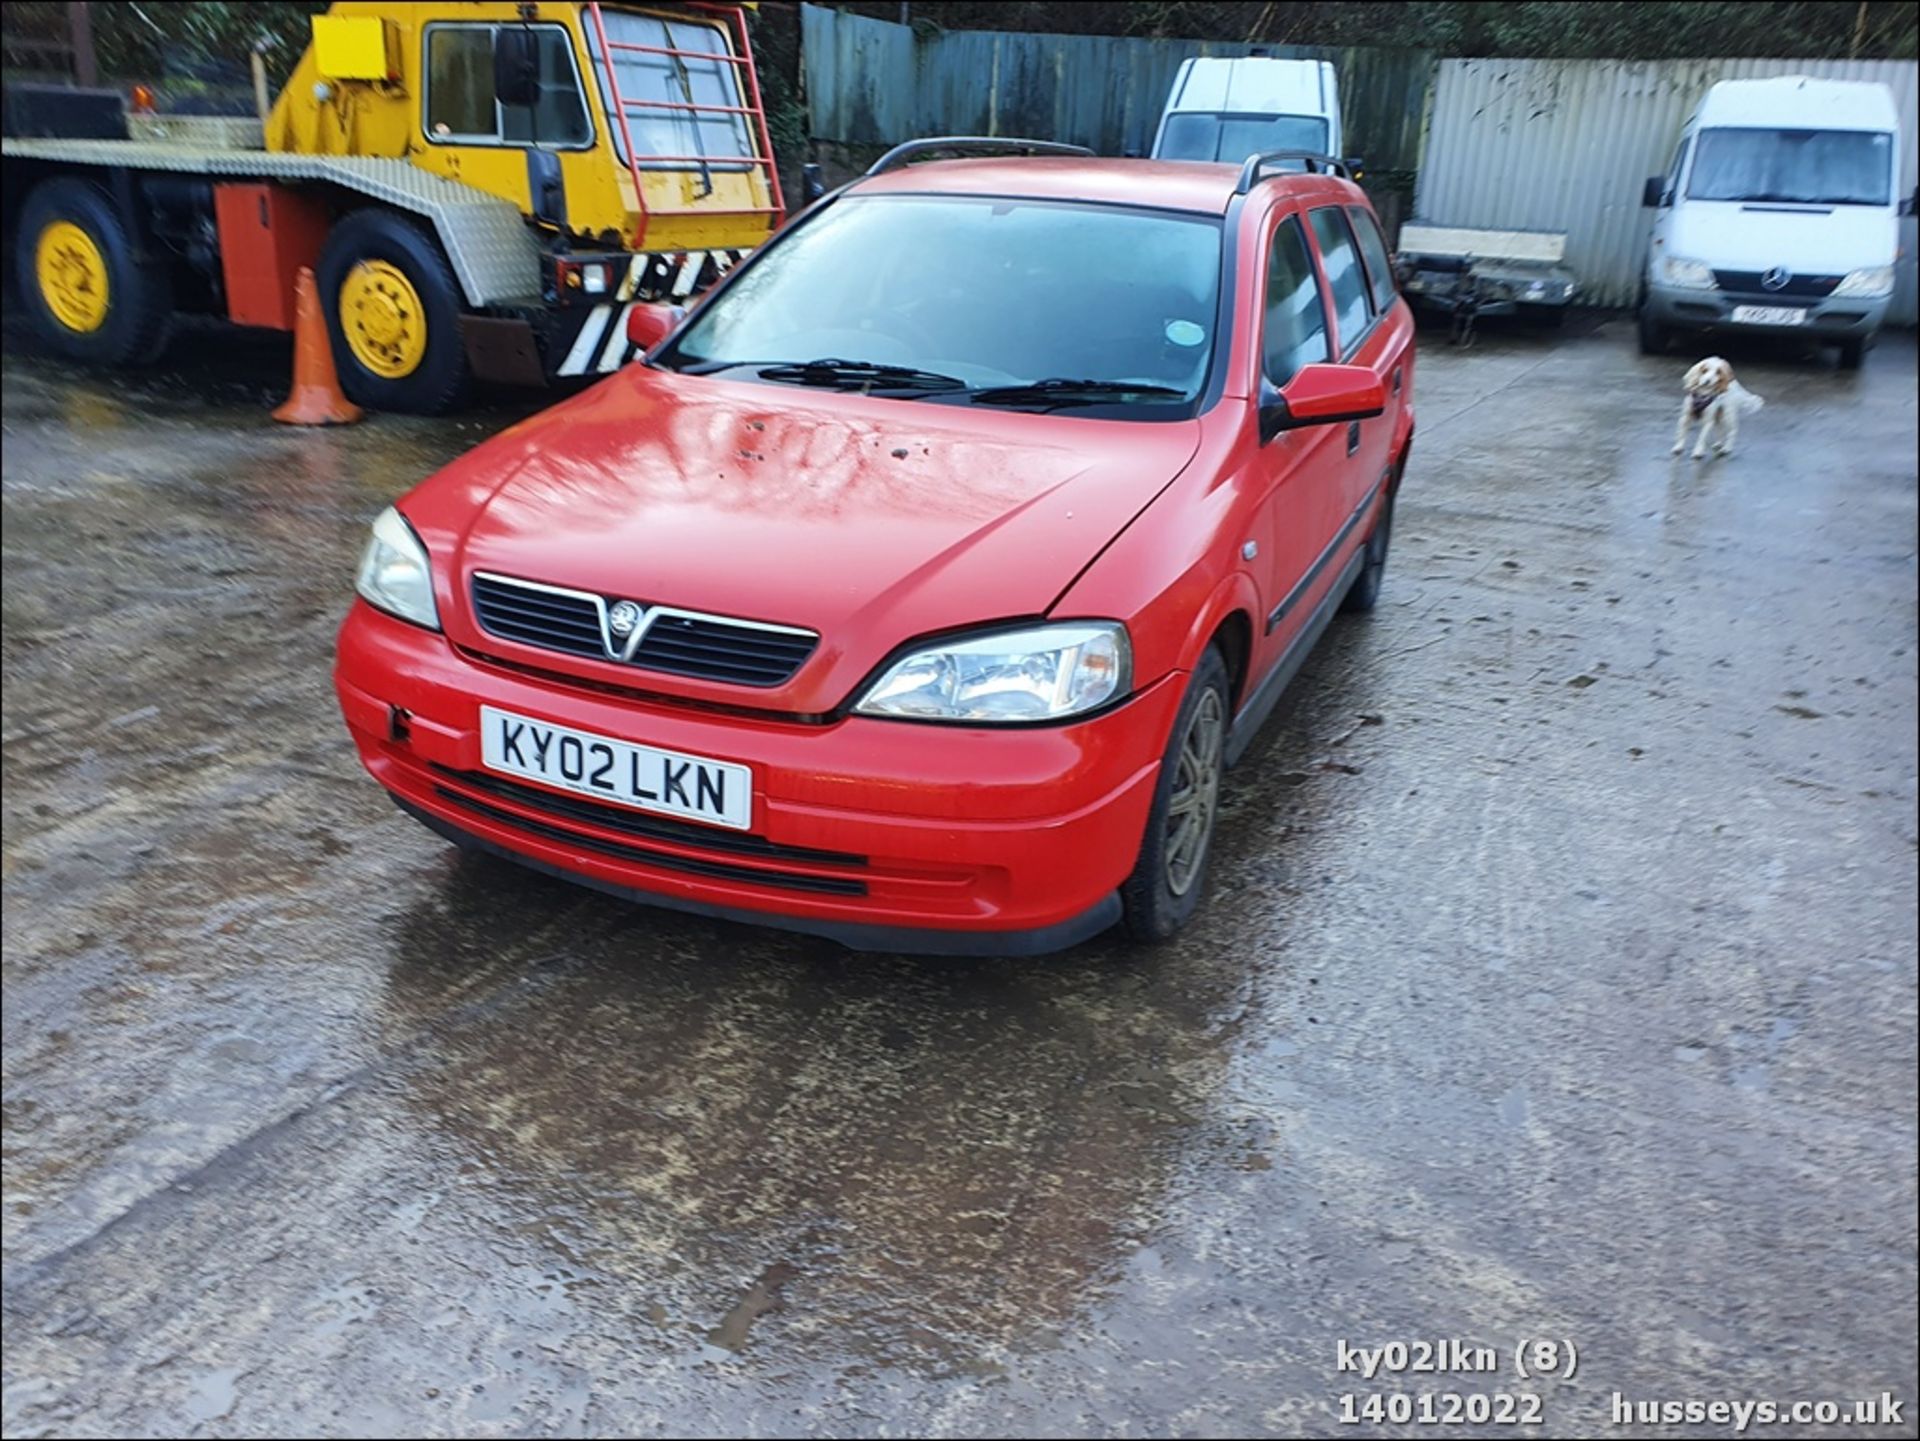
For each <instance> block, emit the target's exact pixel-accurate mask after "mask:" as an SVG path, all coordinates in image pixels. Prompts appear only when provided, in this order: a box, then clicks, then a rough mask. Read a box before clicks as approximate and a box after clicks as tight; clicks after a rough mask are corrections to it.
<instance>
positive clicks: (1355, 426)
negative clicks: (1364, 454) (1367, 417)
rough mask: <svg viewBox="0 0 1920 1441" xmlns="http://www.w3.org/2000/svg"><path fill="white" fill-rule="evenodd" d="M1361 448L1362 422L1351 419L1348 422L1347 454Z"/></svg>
mask: <svg viewBox="0 0 1920 1441" xmlns="http://www.w3.org/2000/svg"><path fill="white" fill-rule="evenodd" d="M1359 448H1360V422H1359V421H1357V420H1353V421H1349V422H1348V423H1347V454H1348V455H1352V454H1353V453H1354V452H1355V451H1356V450H1358V449H1359Z"/></svg>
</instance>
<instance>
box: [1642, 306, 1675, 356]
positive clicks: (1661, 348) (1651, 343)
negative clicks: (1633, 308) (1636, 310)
mask: <svg viewBox="0 0 1920 1441" xmlns="http://www.w3.org/2000/svg"><path fill="white" fill-rule="evenodd" d="M1671 339H1672V336H1670V335H1669V334H1668V333H1667V328H1666V326H1664V325H1661V324H1660V323H1659V322H1658V321H1656V320H1655V319H1654V318H1653V314H1652V312H1651V311H1649V310H1648V309H1647V308H1646V306H1644V305H1642V306H1641V307H1640V353H1641V354H1642V355H1665V354H1666V353H1667V345H1668V342H1669V341H1670V340H1671Z"/></svg>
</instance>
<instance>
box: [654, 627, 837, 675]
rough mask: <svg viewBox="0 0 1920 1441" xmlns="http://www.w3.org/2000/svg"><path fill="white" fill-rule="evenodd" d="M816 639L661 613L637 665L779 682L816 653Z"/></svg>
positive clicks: (800, 633) (684, 672)
mask: <svg viewBox="0 0 1920 1441" xmlns="http://www.w3.org/2000/svg"><path fill="white" fill-rule="evenodd" d="M817 639H818V638H817V637H815V636H813V635H811V634H809V633H806V632H796V631H779V630H759V629H757V628H755V627H751V626H743V625H740V624H738V623H736V622H733V621H725V620H719V619H717V618H715V617H712V616H692V615H678V614H673V615H663V616H661V617H660V618H659V619H658V620H656V621H655V622H654V623H653V624H652V626H650V627H649V628H648V630H647V633H646V635H645V636H644V637H643V638H642V639H641V641H640V646H639V648H638V649H637V650H635V651H634V653H633V663H634V664H635V665H638V666H645V667H646V668H647V669H648V670H663V671H667V672H669V673H671V674H673V675H690V676H699V677H700V678H701V679H702V680H726V681H732V682H734V683H735V684H736V685H779V684H780V683H781V682H782V681H784V680H786V679H787V677H789V676H791V675H792V674H793V673H794V672H795V671H797V670H799V669H800V665H801V662H803V661H805V660H806V658H807V657H808V656H810V655H812V654H813V647H814V645H815V643H816V641H817Z"/></svg>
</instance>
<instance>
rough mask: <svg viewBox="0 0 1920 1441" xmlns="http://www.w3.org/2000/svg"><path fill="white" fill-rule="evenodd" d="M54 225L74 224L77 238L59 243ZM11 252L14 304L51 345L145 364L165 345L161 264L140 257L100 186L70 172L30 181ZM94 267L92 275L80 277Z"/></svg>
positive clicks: (112, 361)
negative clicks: (16, 285)
mask: <svg viewBox="0 0 1920 1441" xmlns="http://www.w3.org/2000/svg"><path fill="white" fill-rule="evenodd" d="M61 227H74V228H75V229H77V230H78V231H79V232H80V233H81V235H82V236H84V240H80V239H75V238H74V237H73V235H72V232H71V231H67V232H65V234H66V236H67V240H66V243H65V244H62V242H61V235H62V230H61ZM43 240H45V241H46V242H47V244H46V247H45V248H46V251H47V254H46V256H45V257H43V255H42V250H43V245H42V242H43ZM14 251H15V255H14V261H15V265H16V267H17V270H18V274H19V281H20V299H21V303H22V304H23V305H24V306H25V308H26V310H27V313H28V315H29V316H30V317H31V319H32V322H33V327H34V330H35V332H36V333H37V334H38V335H39V336H40V338H41V339H42V340H44V341H45V342H46V343H47V344H48V345H49V346H51V347H52V348H53V349H55V350H57V351H59V352H60V353H61V354H63V355H70V356H72V357H73V358H74V359H75V360H82V361H86V362H88V363H89V364H93V365H148V364H151V363H152V362H153V361H155V360H157V359H159V358H160V355H161V353H162V352H163V351H164V350H165V349H166V348H167V338H168V334H169V332H170V331H171V330H172V328H173V288H172V286H171V284H170V283H169V282H168V279H167V272H166V268H165V266H163V265H158V264H154V263H152V262H150V261H148V262H143V261H142V260H141V259H140V258H139V251H138V247H137V246H136V244H135V241H134V237H133V234H132V232H131V231H130V230H129V228H128V226H127V223H126V222H125V221H124V220H123V219H122V218H121V216H120V214H119V211H118V209H117V207H116V206H115V205H114V203H113V201H112V199H111V198H110V197H109V196H108V195H107V193H106V192H105V191H104V190H102V189H100V187H99V186H97V185H93V184H90V183H89V182H87V181H85V180H78V179H74V178H73V177H71V176H63V177H61V178H59V179H55V180H44V181H42V182H41V183H40V184H39V185H37V186H35V187H34V189H33V192H32V193H31V194H29V195H28V196H27V200H26V204H24V205H23V206H21V208H20V226H19V229H18V230H17V231H16V232H15V235H14ZM77 255H85V256H86V257H87V258H86V259H85V260H84V261H81V260H78V259H77V258H76V256H77ZM96 268H97V270H98V274H97V275H95V276H92V277H91V279H87V278H81V274H80V272H81V271H83V270H85V271H91V270H94V269H96ZM43 271H44V272H45V274H44V275H43ZM56 276H65V277H68V279H67V280H64V281H63V280H60V279H56V278H54V277H56ZM95 282H98V283H103V284H104V293H102V292H101V291H100V290H99V289H97V288H96V283H95ZM100 307H104V312H102V310H101V309H100ZM63 310H64V312H65V317H64V318H63V314H62V312H63Z"/></svg>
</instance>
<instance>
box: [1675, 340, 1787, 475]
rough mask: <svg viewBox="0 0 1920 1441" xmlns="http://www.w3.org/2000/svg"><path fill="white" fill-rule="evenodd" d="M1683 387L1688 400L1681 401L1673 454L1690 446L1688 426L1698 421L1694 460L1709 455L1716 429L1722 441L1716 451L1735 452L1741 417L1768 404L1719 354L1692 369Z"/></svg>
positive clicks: (1724, 453)
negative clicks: (1711, 439) (1708, 449)
mask: <svg viewBox="0 0 1920 1441" xmlns="http://www.w3.org/2000/svg"><path fill="white" fill-rule="evenodd" d="M1680 388H1681V389H1682V390H1683V391H1685V392H1686V399H1685V400H1683V401H1681V402H1680V424H1679V425H1678V426H1676V427H1675V428H1674V432H1673V453H1674V454H1675V455H1678V454H1679V453H1680V452H1681V451H1683V450H1685V449H1686V448H1687V427H1688V426H1690V425H1692V424H1693V423H1694V422H1695V421H1696V420H1697V421H1699V422H1700V439H1699V440H1697V441H1696V442H1694V447H1693V458H1694V459H1695V460H1703V459H1705V458H1706V454H1707V438H1708V437H1709V436H1710V435H1712V434H1713V432H1714V430H1715V429H1716V428H1717V429H1718V430H1719V432H1720V440H1719V443H1718V444H1716V445H1715V446H1714V451H1715V453H1716V454H1719V455H1732V454H1733V442H1734V441H1735V440H1736V439H1737V438H1738V437H1739V435H1740V416H1741V415H1742V414H1743V413H1744V412H1746V411H1749V410H1758V409H1759V408H1760V407H1761V406H1763V405H1765V404H1766V402H1765V401H1764V400H1762V399H1761V398H1760V397H1759V396H1757V395H1755V394H1754V393H1753V392H1752V391H1751V390H1748V389H1747V388H1746V386H1744V385H1742V384H1741V383H1740V382H1739V381H1737V380H1735V379H1734V378H1733V367H1732V366H1731V365H1728V364H1727V363H1726V361H1724V360H1722V359H1721V358H1720V357H1719V356H1717V355H1709V356H1708V357H1707V358H1706V359H1705V360H1703V361H1701V362H1700V363H1699V364H1698V365H1696V366H1694V367H1693V368H1692V369H1691V370H1689V371H1688V372H1687V375H1686V379H1684V380H1682V381H1681V382H1680Z"/></svg>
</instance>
